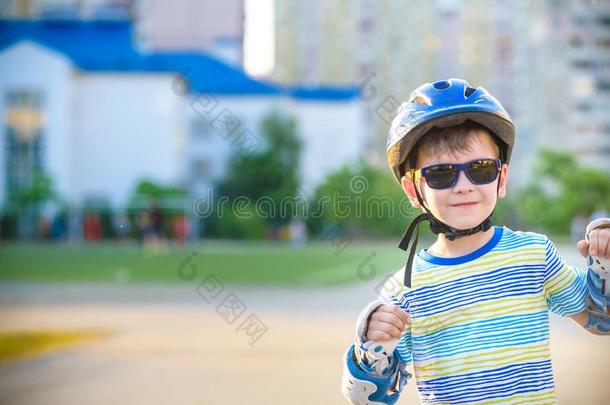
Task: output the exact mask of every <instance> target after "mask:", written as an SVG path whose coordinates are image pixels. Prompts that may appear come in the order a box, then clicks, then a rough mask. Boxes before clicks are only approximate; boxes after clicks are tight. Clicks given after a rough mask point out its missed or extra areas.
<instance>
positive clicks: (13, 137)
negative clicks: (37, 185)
mask: <svg viewBox="0 0 610 405" xmlns="http://www.w3.org/2000/svg"><path fill="white" fill-rule="evenodd" d="M5 100H6V103H5V105H6V110H5V123H6V132H5V133H6V143H5V145H6V151H5V153H6V154H5V162H6V169H7V170H6V176H7V177H6V187H7V190H6V191H7V193H6V195H7V198H8V200H9V201H11V200H12V199H14V198H16V197H17V196H19V195H21V194H22V191H23V190H25V189H28V188H31V187H32V184H33V182H34V178H35V176H38V175H41V174H42V171H43V168H42V152H43V151H42V149H43V139H42V138H43V137H42V132H43V124H44V116H43V112H42V94H41V92H40V91H36V90H16V91H9V92H8V93H6V95H5Z"/></svg>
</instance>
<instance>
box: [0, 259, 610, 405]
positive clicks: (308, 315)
mask: <svg viewBox="0 0 610 405" xmlns="http://www.w3.org/2000/svg"><path fill="white" fill-rule="evenodd" d="M576 259H578V258H576ZM576 263H577V262H576ZM376 284H377V281H374V282H371V283H365V284H360V285H358V286H351V287H342V288H337V287H335V288H326V289H324V288H318V289H311V288H293V289H286V288H262V287H257V288H250V287H239V286H226V287H225V289H224V290H223V291H221V292H220V293H219V295H218V296H217V297H216V298H210V297H209V296H208V298H210V302H209V303H208V302H206V301H205V300H204V298H203V297H202V296H201V295H199V294H198V292H197V291H196V286H197V285H196V284H193V285H192V286H187V287H184V286H182V287H179V286H172V287H165V286H95V285H85V284H71V285H53V286H50V285H41V284H1V285H0V328H1V329H3V330H24V329H40V328H43V329H83V328H92V329H99V328H102V329H106V330H109V331H111V332H112V334H111V336H110V337H109V338H107V339H104V340H100V341H96V342H93V343H87V344H83V345H81V346H78V347H73V348H71V349H69V350H64V351H61V352H56V353H54V354H51V355H46V356H42V357H38V358H35V359H30V360H25V361H21V362H18V363H14V364H10V365H5V366H3V367H0V403H2V404H24V405H25V404H27V405H37V404H45V405H46V404H66V405H71V404H82V403H87V404H94V405H95V404H115V405H118V404H147V405H151V404H167V403H172V404H243V403H246V404H308V405H310V404H343V403H346V402H345V401H344V400H343V399H342V398H341V395H340V392H339V383H340V375H341V355H342V353H343V350H344V349H345V348H346V347H347V345H348V344H349V343H350V341H351V339H352V334H353V332H352V330H353V323H354V320H355V317H356V315H357V313H358V311H359V310H360V308H361V307H362V306H363V305H364V303H365V302H366V301H367V300H368V299H369V298H372V297H373V296H374V289H375V286H376ZM230 294H233V297H237V298H238V299H239V300H240V302H241V303H242V304H243V305H244V306H245V309H244V310H243V313H242V315H241V316H240V317H239V318H238V319H237V320H235V321H234V322H233V323H232V324H229V323H228V322H227V321H226V320H225V319H224V318H223V316H222V315H221V314H220V313H219V312H217V310H216V307H217V305H218V304H220V303H221V302H222V301H223V299H225V298H226V297H229V296H231V295H230ZM223 308H224V307H223ZM240 308H241V307H240ZM249 315H255V316H257V317H258V319H260V321H262V322H263V323H264V325H265V327H266V329H267V331H266V333H264V334H263V335H262V336H260V335H256V334H251V335H248V334H247V333H246V332H247V331H248V330H247V329H246V331H237V330H236V329H238V328H239V327H240V325H241V323H242V321H243V320H245V319H246V318H247V317H248V316H249ZM551 333H552V339H551V340H552V350H553V356H554V365H555V375H556V381H557V386H558V391H559V396H560V403H561V404H579V405H580V404H607V403H608V400H605V399H607V398H610V384H609V378H610V362H609V361H608V359H610V338H605V337H597V336H592V335H589V334H587V333H586V332H585V331H583V330H581V329H580V328H578V327H577V326H576V325H574V324H572V323H571V322H570V321H567V320H564V319H558V318H555V317H554V318H552V332H551ZM257 336H260V338H259V340H257V341H256V342H255V343H254V344H252V345H251V344H250V339H252V338H256V337H257ZM416 398H417V394H416V393H415V392H414V386H413V384H411V385H410V386H409V387H408V389H407V391H406V392H405V394H404V395H403V400H402V401H401V403H419V402H418V401H417V400H416Z"/></svg>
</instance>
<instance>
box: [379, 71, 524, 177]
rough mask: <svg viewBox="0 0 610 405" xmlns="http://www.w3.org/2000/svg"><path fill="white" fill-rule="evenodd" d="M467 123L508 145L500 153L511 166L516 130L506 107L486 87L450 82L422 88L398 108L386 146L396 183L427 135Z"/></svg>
mask: <svg viewBox="0 0 610 405" xmlns="http://www.w3.org/2000/svg"><path fill="white" fill-rule="evenodd" d="M466 120H471V121H474V122H476V123H478V124H480V125H483V126H484V127H486V128H488V129H489V130H490V131H491V132H492V133H493V134H494V135H496V136H497V137H498V138H499V139H500V140H501V141H502V142H503V143H504V144H505V145H504V148H501V149H503V150H504V163H508V162H509V160H510V155H511V153H512V150H513V144H514V141H515V126H514V125H513V121H512V119H511V118H510V116H509V115H508V113H507V112H506V110H505V109H504V107H502V105H501V104H500V102H499V101H498V100H496V99H495V98H494V97H493V96H492V95H491V94H489V93H488V92H487V90H485V89H484V88H483V87H477V88H473V87H470V85H469V84H468V82H467V81H465V80H461V79H449V80H442V81H438V82H434V83H426V84H423V85H421V86H420V87H418V88H417V89H415V91H413V93H411V97H409V101H405V102H404V103H402V104H401V105H400V107H399V108H398V112H397V114H396V117H394V120H393V121H392V126H391V127H390V133H389V135H388V143H387V154H388V164H389V165H390V168H391V169H392V173H393V174H394V176H395V177H396V179H397V180H398V181H400V178H401V177H402V176H403V175H404V168H405V167H407V168H408V167H409V155H410V153H411V151H412V150H413V147H414V146H415V144H416V143H417V141H419V140H420V139H421V138H422V137H423V136H424V135H425V134H426V132H428V131H430V130H431V129H432V128H433V127H439V128H446V127H450V126H454V125H460V124H463V123H464V122H465V121H466ZM500 146H502V145H500Z"/></svg>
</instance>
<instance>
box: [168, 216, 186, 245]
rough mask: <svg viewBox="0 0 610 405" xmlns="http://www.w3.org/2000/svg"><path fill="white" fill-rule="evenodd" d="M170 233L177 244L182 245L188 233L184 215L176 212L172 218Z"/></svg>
mask: <svg viewBox="0 0 610 405" xmlns="http://www.w3.org/2000/svg"><path fill="white" fill-rule="evenodd" d="M172 235H173V237H174V240H175V241H176V244H177V245H184V243H185V242H186V238H187V235H188V221H187V220H186V215H184V214H178V215H176V216H175V217H174V218H173V219H172Z"/></svg>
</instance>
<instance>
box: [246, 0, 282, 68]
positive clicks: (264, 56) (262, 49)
mask: <svg viewBox="0 0 610 405" xmlns="http://www.w3.org/2000/svg"><path fill="white" fill-rule="evenodd" d="M273 2H274V0H246V1H245V7H244V11H245V23H244V67H245V69H246V72H248V74H250V75H252V76H255V77H261V76H267V75H269V73H271V70H272V69H273V64H274V53H275V47H274V35H275V32H274V25H275V24H274V15H273Z"/></svg>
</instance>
